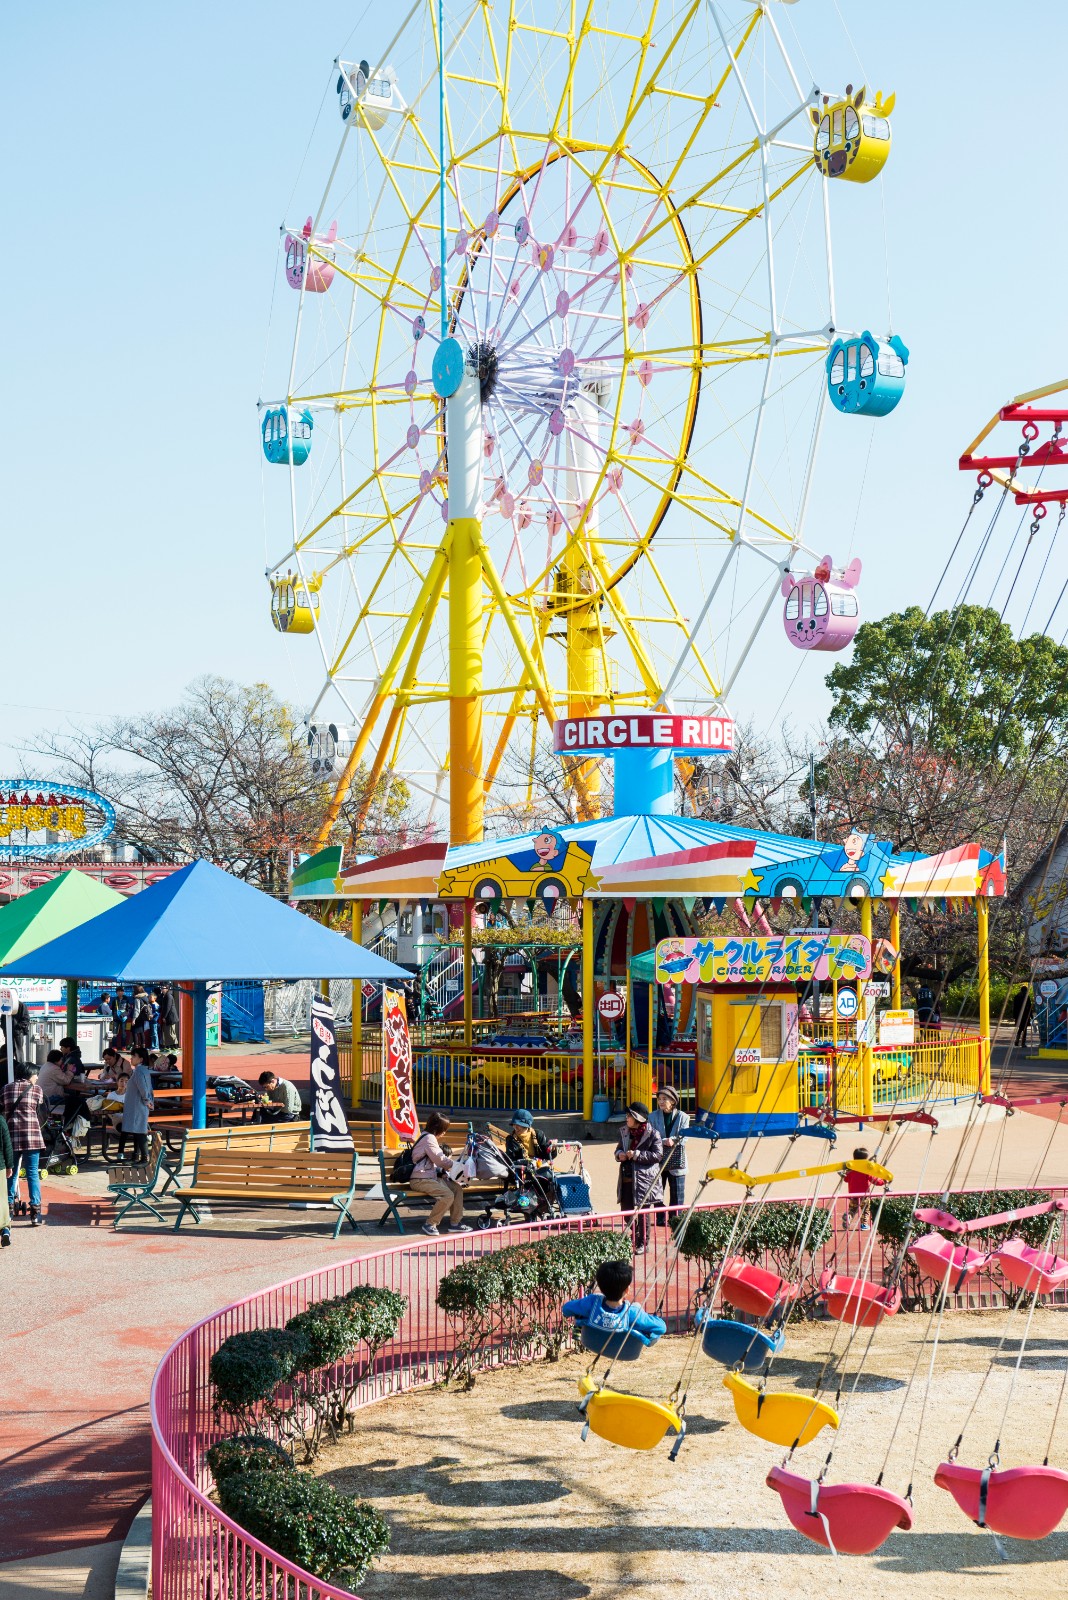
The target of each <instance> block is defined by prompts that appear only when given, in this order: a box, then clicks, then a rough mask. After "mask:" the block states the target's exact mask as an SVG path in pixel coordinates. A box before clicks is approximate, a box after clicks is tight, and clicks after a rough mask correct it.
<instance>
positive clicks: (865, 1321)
mask: <svg viewBox="0 0 1068 1600" xmlns="http://www.w3.org/2000/svg"><path fill="white" fill-rule="evenodd" d="M848 1171H853V1172H864V1173H866V1174H867V1175H868V1176H869V1177H872V1178H876V1179H878V1180H879V1181H880V1182H883V1183H889V1182H890V1181H891V1180H892V1177H893V1174H892V1173H891V1172H890V1171H889V1170H888V1169H887V1168H886V1167H883V1166H881V1165H879V1163H878V1162H875V1161H847V1162H832V1163H830V1164H826V1165H822V1166H817V1167H807V1168H798V1169H795V1170H793V1171H790V1172H776V1173H770V1174H763V1175H754V1174H752V1173H748V1172H744V1171H742V1170H741V1169H740V1168H738V1167H722V1168H713V1169H712V1170H710V1171H709V1172H708V1174H707V1175H706V1182H711V1181H714V1180H715V1179H717V1178H719V1179H722V1180H725V1181H727V1182H730V1183H737V1184H741V1185H743V1186H744V1187H745V1189H746V1191H747V1193H751V1192H752V1190H753V1189H754V1188H756V1187H757V1186H762V1185H765V1184H772V1183H777V1182H784V1181H786V1180H788V1179H793V1178H803V1177H816V1176H824V1175H827V1174H836V1175H838V1176H839V1177H842V1176H844V1174H845V1173H846V1172H848ZM814 1203H815V1202H814V1201H813V1204H814ZM821 1287H822V1286H821ZM870 1287H871V1286H870V1285H867V1284H865V1283H864V1282H862V1281H861V1280H859V1279H838V1280H836V1285H835V1287H834V1288H833V1289H831V1290H825V1291H823V1292H824V1293H825V1297H826V1301H827V1307H828V1310H829V1311H830V1314H831V1316H832V1317H835V1318H837V1320H839V1321H843V1322H851V1323H853V1324H854V1326H862V1327H872V1326H874V1325H875V1323H876V1322H878V1321H881V1320H882V1317H883V1316H884V1315H892V1314H893V1312H894V1311H896V1310H897V1306H898V1305H899V1304H900V1294H899V1293H898V1294H897V1298H896V1301H894V1299H893V1297H892V1296H891V1295H889V1294H888V1293H887V1291H882V1290H879V1291H874V1293H873V1294H872V1295H868V1293H867V1292H866V1291H867V1290H868V1289H869V1288H870ZM718 1288H719V1293H720V1297H721V1299H722V1300H723V1301H724V1302H725V1304H727V1305H729V1306H731V1307H733V1308H734V1309H735V1310H738V1311H740V1312H742V1313H744V1314H745V1315H747V1316H749V1317H753V1318H758V1319H760V1320H761V1321H762V1322H763V1326H758V1325H756V1323H755V1322H743V1321H734V1320H732V1319H730V1318H727V1317H717V1316H713V1315H712V1311H711V1306H710V1305H708V1306H706V1307H704V1308H700V1309H699V1310H698V1313H697V1317H696V1319H695V1321H696V1332H697V1334H698V1335H699V1336H700V1342H701V1349H702V1351H703V1353H704V1354H705V1355H706V1356H708V1358H709V1359H710V1360H712V1361H715V1362H717V1363H718V1364H720V1365H722V1366H727V1367H729V1368H731V1369H732V1370H730V1371H728V1372H727V1373H726V1375H725V1376H724V1379H723V1385H724V1387H725V1388H726V1389H727V1390H728V1391H729V1393H730V1395H731V1399H732V1401H733V1403H734V1409H735V1414H736V1416H737V1418H738V1421H739V1422H740V1423H741V1425H742V1426H743V1427H744V1428H745V1429H746V1431H747V1432H749V1433H752V1434H755V1435H756V1436H757V1437H758V1438H760V1439H766V1440H767V1441H768V1442H769V1443H771V1444H778V1445H782V1446H784V1447H785V1448H793V1447H797V1446H800V1445H804V1444H808V1443H810V1442H811V1441H812V1440H813V1439H814V1438H815V1437H816V1436H817V1434H819V1433H820V1432H821V1431H822V1429H823V1428H825V1427H830V1428H837V1426H838V1413H837V1412H836V1411H835V1409H834V1407H833V1406H830V1405H828V1404H827V1403H826V1402H825V1401H822V1400H819V1399H818V1398H815V1397H813V1396H811V1395H805V1394H800V1393H793V1392H790V1391H784V1392H774V1391H773V1392H770V1393H769V1392H768V1391H767V1390H766V1389H765V1388H764V1386H763V1384H761V1385H759V1386H758V1385H757V1384H755V1383H753V1382H751V1381H750V1379H749V1378H747V1377H745V1376H744V1373H745V1372H761V1371H764V1370H765V1369H766V1368H767V1366H768V1364H769V1363H770V1361H771V1360H772V1359H773V1357H774V1356H776V1355H777V1354H778V1353H779V1351H780V1350H781V1349H782V1348H783V1344H784V1343H785V1330H784V1328H783V1327H782V1326H781V1324H782V1323H783V1321H784V1320H785V1317H786V1315H787V1312H788V1309H789V1307H790V1306H791V1304H793V1303H794V1302H796V1300H797V1298H798V1295H799V1292H800V1286H799V1285H798V1284H795V1283H789V1282H788V1281H787V1280H785V1279H784V1278H782V1277H780V1276H779V1275H778V1274H777V1273H774V1272H770V1271H768V1270H767V1269H766V1268H763V1267H757V1266H754V1265H753V1264H752V1263H750V1262H747V1261H743V1260H741V1259H739V1258H733V1257H728V1259H727V1260H726V1261H725V1262H724V1264H723V1267H722V1269H721V1272H720V1274H719V1279H718ZM580 1337H581V1340H582V1344H583V1347H584V1348H585V1349H586V1350H588V1351H590V1352H591V1354H592V1355H593V1357H594V1359H593V1361H592V1362H591V1364H590V1367H589V1368H588V1370H587V1371H586V1373H585V1374H584V1376H583V1377H582V1379H581V1380H580V1383H579V1392H580V1394H581V1395H582V1401H581V1404H580V1407H579V1409H580V1412H581V1413H582V1415H583V1417H584V1418H585V1425H584V1427H583V1433H582V1437H583V1439H585V1438H586V1437H587V1435H588V1434H589V1433H594V1434H596V1435H597V1436H598V1437H599V1438H602V1439H605V1440H607V1442H608V1443H610V1444H616V1445H621V1446H623V1447H624V1448H626V1449H630V1450H651V1449H654V1448H655V1446H656V1445H658V1444H659V1443H660V1441H661V1440H662V1439H663V1438H664V1436H665V1434H667V1433H668V1432H669V1431H671V1432H674V1433H675V1434H676V1440H675V1445H674V1447H673V1449H672V1452H671V1459H672V1460H674V1459H675V1458H676V1456H677V1454H678V1451H679V1447H680V1445H681V1443H682V1439H683V1436H684V1434H685V1431H686V1424H685V1419H684V1415H683V1403H684V1402H683V1401H682V1400H680V1399H679V1389H680V1387H681V1383H680V1385H677V1386H676V1389H675V1390H674V1391H673V1392H672V1395H671V1396H670V1398H669V1399H668V1400H666V1401H660V1400H653V1399H649V1398H648V1397H646V1396H644V1395H635V1394H625V1393H623V1392H621V1391H619V1390H616V1389H611V1388H609V1387H608V1384H607V1378H608V1375H609V1374H608V1372H606V1374H605V1377H604V1378H603V1379H601V1380H600V1381H599V1380H598V1378H597V1377H596V1376H595V1368H596V1364H597V1360H598V1359H599V1358H601V1357H604V1358H606V1359H607V1360H608V1362H609V1371H610V1368H611V1364H612V1363H613V1362H614V1361H617V1360H620V1361H628V1362H630V1361H637V1360H638V1359H640V1357H641V1355H642V1352H643V1350H644V1349H646V1348H647V1347H648V1343H649V1341H648V1340H647V1339H645V1338H644V1337H642V1336H641V1335H639V1334H635V1333H634V1332H633V1331H630V1332H628V1333H627V1334H626V1336H622V1335H620V1334H619V1333H618V1332H612V1331H608V1330H602V1329H594V1328H589V1327H586V1326H583V1327H582V1328H581V1330H580Z"/></svg>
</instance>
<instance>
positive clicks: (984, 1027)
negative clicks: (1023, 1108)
mask: <svg viewBox="0 0 1068 1600" xmlns="http://www.w3.org/2000/svg"><path fill="white" fill-rule="evenodd" d="M975 911H976V916H977V917H978V919H979V950H978V957H979V959H978V968H979V1092H980V1094H989V1093H990V907H989V906H988V905H987V903H986V901H985V900H983V899H982V898H980V899H978V900H976V902H975Z"/></svg>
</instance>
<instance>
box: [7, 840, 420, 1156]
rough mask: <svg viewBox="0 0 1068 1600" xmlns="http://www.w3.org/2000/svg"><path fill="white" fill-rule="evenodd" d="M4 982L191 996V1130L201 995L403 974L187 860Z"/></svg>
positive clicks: (202, 1030) (201, 1041)
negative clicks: (223, 986)
mask: <svg viewBox="0 0 1068 1600" xmlns="http://www.w3.org/2000/svg"><path fill="white" fill-rule="evenodd" d="M0 971H2V972H3V973H4V974H5V975H8V976H11V977H28V978H55V977H64V978H69V977H78V978H85V979H97V980H98V981H100V982H103V983H125V982H127V981H130V980H133V979H137V978H144V977H147V976H151V975H156V976H158V977H160V978H170V979H173V980H174V981H175V982H178V983H185V984H191V985H192V990H193V1041H192V1057H193V1126H194V1127H195V1128H202V1127H204V1125H205V1121H206V1104H207V1045H206V1037H207V986H208V984H209V983H211V982H215V981H218V980H222V979H234V978H256V979H259V978H349V979H352V980H357V979H363V980H366V981H370V982H372V983H381V982H383V981H386V980H388V979H390V978H407V977H410V974H409V973H408V972H407V971H406V970H405V968H403V967H398V966H395V965H394V964H393V962H392V961H385V960H383V959H382V957H381V956H376V955H375V954H374V953H373V952H372V951H370V950H365V949H364V948H363V947H362V946H361V945H358V944H353V943H352V941H351V940H350V939H347V938H346V937H345V936H344V934H341V933H334V932H333V931H332V930H331V929H329V928H323V927H321V926H320V925H319V924H318V923H317V922H312V921H311V920H310V919H309V918H308V917H306V916H304V915H303V914H302V913H301V912H299V911H294V910H292V908H291V907H289V906H287V905H284V904H282V902H281V901H279V900H274V899H272V898H271V896H270V895H267V894H263V893H262V892H261V891H260V890H259V889H254V888H252V886H251V885H250V884H247V883H242V882H241V880H240V879H239V878H234V877H231V875H230V873H228V872H223V871H222V869H221V868H219V867H213V866H212V865H211V864H210V863H209V862H207V861H194V862H193V864H192V865H191V866H188V867H183V868H182V870H181V872H176V873H174V874H173V875H172V876H171V877H169V878H165V879H164V880H163V881H162V882H161V883H156V884H153V885H152V887H151V888H149V889H144V890H142V891H141V893H140V894H136V895H133V896H132V897H131V898H130V899H129V900H124V901H123V902H122V904H121V905H117V906H115V907H114V908H113V909H112V910H110V911H105V912H102V913H101V915H100V916H98V917H93V918H92V920H91V921H89V922H84V923H82V925H81V926H80V927H78V928H74V929H72V930H71V932H70V933H65V934H63V935H62V937H60V938H58V939H52V940H51V941H50V942H49V943H48V944H42V945H40V946H38V948H37V949H36V950H33V951H31V952H30V953H29V954H28V955H25V956H22V957H20V958H19V959H18V960H17V961H10V962H8V963H7V965H6V966H4V967H3V968H2V969H0Z"/></svg>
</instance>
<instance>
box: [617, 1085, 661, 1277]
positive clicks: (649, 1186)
mask: <svg viewBox="0 0 1068 1600" xmlns="http://www.w3.org/2000/svg"><path fill="white" fill-rule="evenodd" d="M616 1160H617V1161H618V1162H619V1179H618V1181H617V1184H616V1199H617V1200H618V1202H619V1207H620V1210H621V1211H633V1212H634V1251H635V1254H636V1255H641V1254H642V1253H643V1252H644V1250H645V1248H646V1245H647V1243H648V1238H649V1209H650V1207H652V1206H657V1205H661V1206H662V1205H663V1203H664V1184H663V1181H662V1179H661V1176H660V1171H661V1166H662V1164H663V1160H664V1146H663V1143H662V1142H661V1138H660V1135H659V1133H658V1132H657V1131H656V1129H655V1128H653V1127H650V1125H649V1107H648V1106H647V1105H646V1104H645V1102H644V1101H642V1100H632V1101H631V1103H630V1105H629V1106H628V1107H627V1121H626V1126H625V1127H624V1129H623V1132H622V1133H621V1134H620V1136H619V1143H618V1144H617V1145H616Z"/></svg>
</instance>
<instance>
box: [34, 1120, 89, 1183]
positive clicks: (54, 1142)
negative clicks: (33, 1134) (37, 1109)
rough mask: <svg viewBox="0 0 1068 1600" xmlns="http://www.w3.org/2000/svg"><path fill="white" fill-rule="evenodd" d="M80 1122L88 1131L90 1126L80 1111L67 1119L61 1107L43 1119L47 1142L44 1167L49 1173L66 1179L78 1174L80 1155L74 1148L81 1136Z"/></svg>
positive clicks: (43, 1130) (42, 1126)
mask: <svg viewBox="0 0 1068 1600" xmlns="http://www.w3.org/2000/svg"><path fill="white" fill-rule="evenodd" d="M79 1122H81V1123H84V1125H85V1129H86V1130H87V1129H88V1127H89V1124H88V1122H86V1119H85V1118H84V1117H83V1116H82V1114H81V1112H80V1111H78V1112H75V1113H74V1115H73V1116H71V1117H67V1116H65V1114H64V1111H63V1107H62V1106H61V1105H60V1106H52V1107H51V1109H50V1110H49V1113H48V1115H47V1116H46V1117H43V1118H42V1119H41V1132H42V1133H43V1134H44V1142H45V1160H44V1165H45V1168H46V1170H47V1171H48V1172H54V1173H56V1174H58V1175H60V1176H65V1177H73V1176H74V1174H75V1173H76V1172H77V1170H78V1154H77V1151H76V1150H75V1148H74V1146H75V1144H76V1143H77V1141H78V1138H79V1137H80V1136H81V1131H80V1130H79V1128H78V1123H79Z"/></svg>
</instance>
